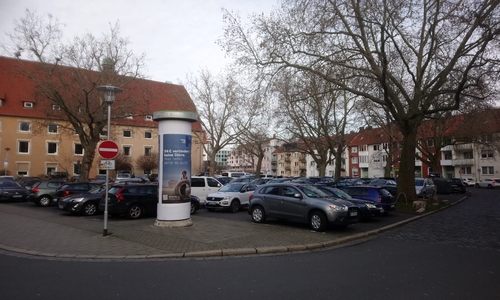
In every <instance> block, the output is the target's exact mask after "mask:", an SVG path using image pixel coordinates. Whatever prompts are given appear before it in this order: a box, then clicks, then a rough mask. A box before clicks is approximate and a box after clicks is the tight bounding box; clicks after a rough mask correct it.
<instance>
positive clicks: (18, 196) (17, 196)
mask: <svg viewBox="0 0 500 300" xmlns="http://www.w3.org/2000/svg"><path fill="white" fill-rule="evenodd" d="M22 196H23V195H14V196H12V197H14V198H21V197H22Z"/></svg>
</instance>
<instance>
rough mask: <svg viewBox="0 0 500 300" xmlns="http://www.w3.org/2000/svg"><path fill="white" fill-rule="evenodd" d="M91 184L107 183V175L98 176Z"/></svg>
mask: <svg viewBox="0 0 500 300" xmlns="http://www.w3.org/2000/svg"><path fill="white" fill-rule="evenodd" d="M90 182H97V183H106V175H102V174H98V175H96V176H95V177H94V179H91V180H90Z"/></svg>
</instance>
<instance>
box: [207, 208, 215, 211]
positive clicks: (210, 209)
mask: <svg viewBox="0 0 500 300" xmlns="http://www.w3.org/2000/svg"><path fill="white" fill-rule="evenodd" d="M207 210H208V211H215V208H207Z"/></svg>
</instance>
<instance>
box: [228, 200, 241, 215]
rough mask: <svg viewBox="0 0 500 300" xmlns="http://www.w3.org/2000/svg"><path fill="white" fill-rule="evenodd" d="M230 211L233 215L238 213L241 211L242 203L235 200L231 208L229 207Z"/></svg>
mask: <svg viewBox="0 0 500 300" xmlns="http://www.w3.org/2000/svg"><path fill="white" fill-rule="evenodd" d="M229 210H230V211H231V212H232V213H237V212H238V211H239V210H240V201H239V200H233V201H232V202H231V206H230V207H229Z"/></svg>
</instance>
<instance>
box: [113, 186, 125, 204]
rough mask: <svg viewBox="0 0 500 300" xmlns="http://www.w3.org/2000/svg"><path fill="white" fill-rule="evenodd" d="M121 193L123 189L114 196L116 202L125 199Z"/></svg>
mask: <svg viewBox="0 0 500 300" xmlns="http://www.w3.org/2000/svg"><path fill="white" fill-rule="evenodd" d="M122 191H123V188H122V189H121V190H119V191H118V193H116V194H115V197H116V200H118V201H121V200H123V199H125V198H124V197H123V195H122Z"/></svg>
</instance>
